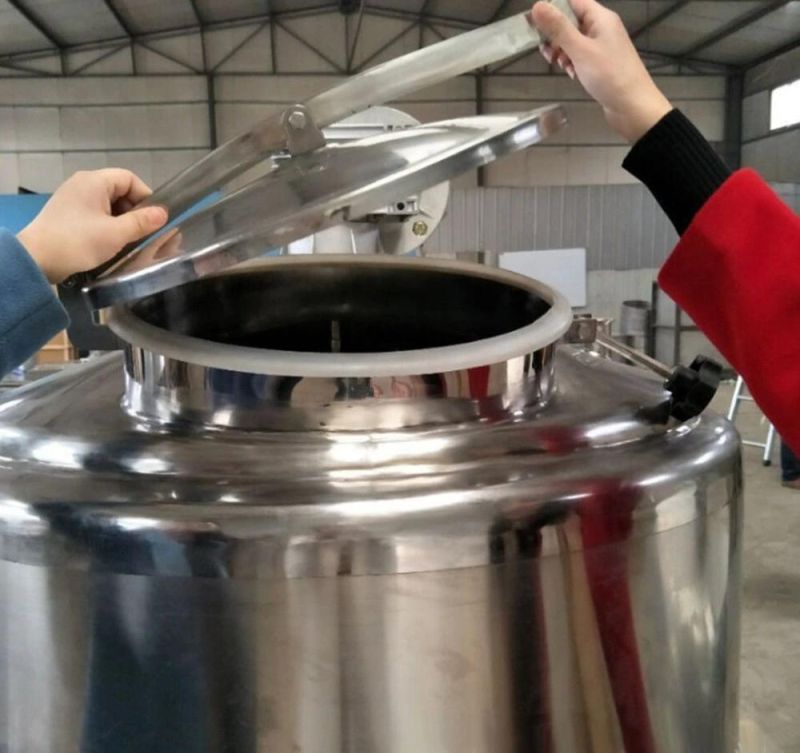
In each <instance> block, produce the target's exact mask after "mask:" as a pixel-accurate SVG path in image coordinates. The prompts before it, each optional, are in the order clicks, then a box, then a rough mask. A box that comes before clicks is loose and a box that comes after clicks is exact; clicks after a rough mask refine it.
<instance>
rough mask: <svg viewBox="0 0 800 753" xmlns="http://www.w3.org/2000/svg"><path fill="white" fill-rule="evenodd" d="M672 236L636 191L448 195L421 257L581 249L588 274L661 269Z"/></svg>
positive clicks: (543, 189) (557, 189)
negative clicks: (438, 223)
mask: <svg viewBox="0 0 800 753" xmlns="http://www.w3.org/2000/svg"><path fill="white" fill-rule="evenodd" d="M676 242H677V235H676V233H675V230H674V229H673V227H672V225H671V224H670V223H669V221H668V220H667V218H666V215H665V214H664V213H663V211H661V209H660V207H659V206H658V204H656V202H655V200H654V199H653V198H652V196H651V195H650V194H649V192H648V191H647V190H646V189H645V188H643V187H642V186H641V185H639V184H635V185H619V186H608V185H607V186H538V187H529V188H483V189H481V188H472V189H461V190H455V191H453V194H452V197H451V200H450V205H449V208H448V212H447V215H446V216H445V218H444V220H443V221H442V225H441V226H440V228H439V230H438V231H437V232H436V233H435V234H434V235H433V237H432V238H431V240H430V242H429V243H427V244H426V246H425V250H426V252H428V253H431V254H436V255H447V254H448V253H450V252H452V250H464V251H475V250H489V251H494V252H497V253H503V252H507V251H530V250H537V249H548V248H586V249H587V266H588V269H589V270H614V271H623V270H631V269H651V268H654V267H658V266H660V265H661V263H662V262H663V261H664V259H665V258H666V256H667V254H668V253H669V251H670V249H672V248H673V247H674V246H675V243H676Z"/></svg>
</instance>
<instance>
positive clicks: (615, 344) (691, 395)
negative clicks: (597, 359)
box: [564, 316, 722, 421]
mask: <svg viewBox="0 0 800 753" xmlns="http://www.w3.org/2000/svg"><path fill="white" fill-rule="evenodd" d="M564 340H565V342H568V343H570V344H576V345H594V344H596V345H599V346H601V347H602V348H603V349H605V350H607V351H609V352H611V353H616V354H617V355H618V356H622V357H623V358H625V359H626V360H628V361H631V362H632V363H635V364H636V365H638V366H643V367H644V368H646V369H649V370H650V371H653V372H655V373H656V374H658V376H660V377H663V378H664V379H665V380H666V381H665V382H664V389H665V390H666V391H667V392H669V393H670V395H671V399H670V405H669V415H670V416H672V417H673V418H676V419H678V420H679V421H688V420H689V419H690V418H694V417H695V416H699V415H700V414H701V413H702V412H703V411H704V410H705V409H706V408H708V406H709V405H710V404H711V401H712V400H713V399H714V395H715V394H716V392H717V390H718V389H719V385H720V382H721V381H722V366H721V365H720V364H718V363H717V362H716V361H714V360H713V359H711V358H706V357H705V356H697V358H695V359H694V361H692V363H691V364H690V365H689V366H677V367H675V368H674V369H671V368H670V367H669V366H667V365H666V364H663V363H661V361H657V360H656V359H655V358H651V357H650V356H648V355H646V354H644V353H642V352H640V351H638V350H635V349H634V348H631V347H630V346H628V345H625V344H624V343H621V342H619V340H615V339H614V338H613V337H610V336H609V335H606V334H604V333H603V332H600V331H599V322H598V320H597V319H595V318H593V317H591V316H579V317H576V318H575V320H574V322H573V324H572V327H570V329H569V331H568V332H567V334H566V335H565V336H564Z"/></svg>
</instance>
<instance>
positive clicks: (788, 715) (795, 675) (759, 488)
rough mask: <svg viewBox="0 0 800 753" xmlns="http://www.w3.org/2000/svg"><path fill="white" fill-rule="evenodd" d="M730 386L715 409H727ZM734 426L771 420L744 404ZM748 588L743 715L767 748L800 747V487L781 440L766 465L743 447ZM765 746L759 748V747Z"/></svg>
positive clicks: (760, 427) (758, 432)
mask: <svg viewBox="0 0 800 753" xmlns="http://www.w3.org/2000/svg"><path fill="white" fill-rule="evenodd" d="M731 393H732V385H731V386H727V385H726V386H725V387H724V388H723V389H722V390H720V393H719V394H718V395H717V399H716V400H715V402H714V406H713V407H714V409H715V410H717V411H718V412H720V413H726V412H727V410H728V406H729V405H730V399H731ZM736 425H737V427H738V428H739V431H740V432H741V434H742V436H743V437H744V438H745V439H753V440H758V441H763V439H764V438H765V437H766V431H767V424H766V423H764V422H763V417H762V415H761V413H760V412H759V411H758V409H757V408H756V407H755V406H754V405H753V404H752V403H744V404H742V407H741V409H740V412H739V417H738V418H737V421H736ZM744 452H745V518H744V520H745V522H744V593H743V615H742V669H741V714H742V717H743V718H745V719H748V720H752V721H754V722H755V723H756V724H757V725H758V726H759V727H760V728H761V730H762V733H763V735H764V737H765V738H766V746H765V748H764V750H765V751H772V752H773V753H798V751H800V492H798V491H792V490H789V489H785V488H783V487H782V486H781V485H780V458H779V447H778V446H777V444H776V447H775V452H774V454H773V465H772V466H771V467H764V466H763V465H762V463H761V450H759V449H756V448H750V447H748V448H745V451H744ZM759 753H760V751H759Z"/></svg>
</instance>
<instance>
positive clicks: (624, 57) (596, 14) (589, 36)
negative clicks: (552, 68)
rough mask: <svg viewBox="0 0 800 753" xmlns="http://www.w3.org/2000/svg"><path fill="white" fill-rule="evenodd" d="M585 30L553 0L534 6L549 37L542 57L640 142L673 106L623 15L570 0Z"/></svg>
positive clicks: (589, 2)
mask: <svg viewBox="0 0 800 753" xmlns="http://www.w3.org/2000/svg"><path fill="white" fill-rule="evenodd" d="M570 4H571V5H572V8H573V10H574V11H575V15H576V16H577V18H578V23H579V26H580V29H576V28H575V26H573V25H572V24H571V23H570V22H569V21H568V20H567V18H566V16H565V15H564V14H563V13H562V12H561V11H560V10H558V8H555V7H553V6H552V5H551V4H549V3H545V2H538V3H536V4H535V5H534V6H533V11H532V18H533V22H534V24H536V27H537V28H538V29H539V30H540V31H541V32H542V33H543V34H544V35H545V36H546V37H547V39H548V43H547V44H545V45H542V55H544V57H545V59H546V60H547V62H549V63H552V64H555V65H558V66H559V67H560V68H561V69H562V70H564V71H566V73H567V74H568V75H569V76H570V77H571V78H576V77H577V79H578V80H579V81H580V82H581V84H582V85H583V87H584V89H586V91H587V92H588V93H589V94H590V95H591V96H592V97H593V98H594V99H596V100H597V101H598V102H599V103H600V105H601V106H602V107H603V111H604V112H605V115H606V120H607V121H608V124H609V125H610V126H611V127H612V128H613V129H614V130H615V131H616V132H617V133H619V134H620V135H621V136H622V137H623V138H624V139H625V140H626V141H628V142H629V143H634V142H636V141H638V140H639V139H640V138H641V137H642V136H644V134H645V133H647V132H648V131H649V130H650V129H651V128H652V127H653V126H654V125H655V124H656V123H658V121H659V120H661V118H663V117H664V116H665V115H666V114H667V113H668V112H670V110H672V105H671V104H670V102H669V100H668V99H667V98H666V97H665V96H664V95H663V94H662V93H661V91H660V90H659V88H658V87H657V86H656V84H655V82H654V81H653V79H652V77H651V76H650V74H649V73H648V72H647V69H646V68H645V66H644V63H643V62H642V59H641V58H640V57H639V53H638V52H637V51H636V48H635V47H634V45H633V42H632V41H631V38H630V36H629V35H628V32H627V31H626V29H625V25H624V24H623V23H622V19H621V18H620V17H619V16H618V15H617V14H616V13H614V12H613V11H611V10H609V9H608V8H606V7H604V6H603V5H601V4H600V3H598V2H596V0H570Z"/></svg>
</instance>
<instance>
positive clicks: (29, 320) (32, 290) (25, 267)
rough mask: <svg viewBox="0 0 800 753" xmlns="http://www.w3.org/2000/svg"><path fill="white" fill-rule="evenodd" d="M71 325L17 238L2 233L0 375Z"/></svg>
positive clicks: (17, 364) (3, 374)
mask: <svg viewBox="0 0 800 753" xmlns="http://www.w3.org/2000/svg"><path fill="white" fill-rule="evenodd" d="M67 324H69V317H67V312H66V311H65V310H64V307H63V306H62V305H61V302H60V301H59V300H58V298H57V296H56V295H55V294H54V292H53V289H52V288H51V287H50V284H49V283H48V282H47V280H46V279H45V276H44V275H43V274H42V272H41V270H40V269H39V267H38V266H37V264H36V262H35V261H34V260H33V259H32V258H31V256H30V254H28V252H27V251H26V250H25V248H24V247H23V246H22V244H21V243H20V242H19V241H18V240H17V239H16V237H15V236H14V235H13V234H12V233H9V232H8V231H7V230H0V376H5V375H6V374H7V373H8V372H9V371H11V370H12V369H14V368H16V367H17V366H19V365H20V364H21V363H24V362H25V361H27V360H28V359H29V358H30V357H31V356H32V355H33V354H34V353H36V351H38V350H39V349H40V348H41V347H42V346H43V345H44V344H45V343H47V342H48V341H49V340H50V339H52V338H53V336H55V335H56V334H58V333H59V332H60V331H61V330H62V329H64V328H65V327H66V326H67Z"/></svg>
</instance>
